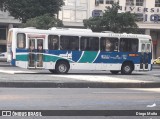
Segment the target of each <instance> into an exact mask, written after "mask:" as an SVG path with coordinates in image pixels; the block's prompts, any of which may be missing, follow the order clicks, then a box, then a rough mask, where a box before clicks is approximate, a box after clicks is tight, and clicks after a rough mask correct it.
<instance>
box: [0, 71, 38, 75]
mask: <svg viewBox="0 0 160 119" xmlns="http://www.w3.org/2000/svg"><path fill="white" fill-rule="evenodd" d="M0 72H1V73H7V74H16V73H36V72H31V71H14V70H0Z"/></svg>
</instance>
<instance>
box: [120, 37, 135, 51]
mask: <svg viewBox="0 0 160 119" xmlns="http://www.w3.org/2000/svg"><path fill="white" fill-rule="evenodd" d="M120 51H121V52H138V39H135V38H121V39H120Z"/></svg>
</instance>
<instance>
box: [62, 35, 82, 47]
mask: <svg viewBox="0 0 160 119" xmlns="http://www.w3.org/2000/svg"><path fill="white" fill-rule="evenodd" d="M60 49H61V50H78V49H79V37H78V36H61V37H60Z"/></svg>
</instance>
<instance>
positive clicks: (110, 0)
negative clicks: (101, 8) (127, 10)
mask: <svg viewBox="0 0 160 119" xmlns="http://www.w3.org/2000/svg"><path fill="white" fill-rule="evenodd" d="M113 3H114V2H113V0H106V4H113Z"/></svg>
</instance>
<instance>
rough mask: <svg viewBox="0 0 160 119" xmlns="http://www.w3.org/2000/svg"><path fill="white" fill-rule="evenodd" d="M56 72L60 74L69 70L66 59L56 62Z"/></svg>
mask: <svg viewBox="0 0 160 119" xmlns="http://www.w3.org/2000/svg"><path fill="white" fill-rule="evenodd" d="M55 71H56V73H58V74H66V73H68V71H69V64H68V63H67V62H65V61H60V62H58V63H57V64H56V68H55Z"/></svg>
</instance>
